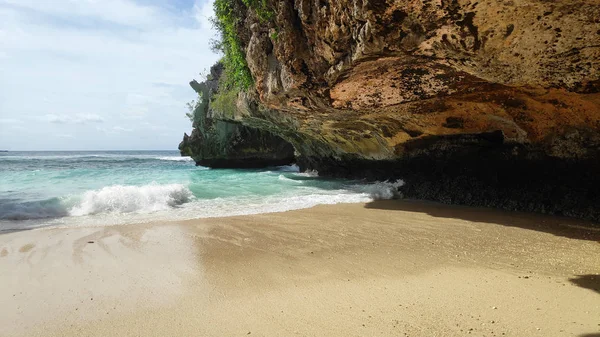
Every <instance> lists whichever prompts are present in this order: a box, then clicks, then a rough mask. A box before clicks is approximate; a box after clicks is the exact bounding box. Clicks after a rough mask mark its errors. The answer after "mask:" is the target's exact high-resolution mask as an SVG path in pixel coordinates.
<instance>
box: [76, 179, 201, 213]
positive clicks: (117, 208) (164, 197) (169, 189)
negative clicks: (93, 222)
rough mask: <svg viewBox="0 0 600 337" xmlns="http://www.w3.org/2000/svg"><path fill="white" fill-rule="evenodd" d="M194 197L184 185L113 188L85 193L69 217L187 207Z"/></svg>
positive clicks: (119, 186) (118, 186)
mask: <svg viewBox="0 0 600 337" xmlns="http://www.w3.org/2000/svg"><path fill="white" fill-rule="evenodd" d="M192 197H193V195H192V192H191V191H190V190H189V189H188V188H187V187H186V186H184V185H182V184H168V185H158V184H150V185H144V186H122V185H113V186H107V187H104V188H102V189H100V190H95V191H87V192H85V193H84V194H83V196H82V197H81V200H80V202H79V204H77V205H75V206H74V207H73V208H72V209H71V210H70V211H69V214H70V215H72V216H82V215H93V214H100V213H134V212H135V213H149V212H155V211H160V210H165V209H169V208H171V207H174V206H178V205H181V204H184V203H186V202H188V201H190V200H191V199H192Z"/></svg>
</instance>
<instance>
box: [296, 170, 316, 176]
mask: <svg viewBox="0 0 600 337" xmlns="http://www.w3.org/2000/svg"><path fill="white" fill-rule="evenodd" d="M295 174H296V175H297V176H300V177H309V178H316V177H318V176H319V172H317V171H315V170H311V171H304V172H296V173H295Z"/></svg>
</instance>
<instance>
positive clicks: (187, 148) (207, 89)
mask: <svg viewBox="0 0 600 337" xmlns="http://www.w3.org/2000/svg"><path fill="white" fill-rule="evenodd" d="M221 72H222V67H221V66H220V64H217V65H215V66H214V67H213V68H212V69H211V74H210V79H208V80H206V81H204V82H202V83H198V82H196V81H192V82H191V83H190V85H191V87H192V88H193V89H194V90H195V91H196V92H197V93H198V94H199V97H200V98H199V102H197V103H196V106H195V109H194V111H193V119H194V122H193V124H194V125H193V126H194V129H193V131H192V133H191V135H190V136H188V135H187V134H184V136H183V141H182V142H181V143H180V144H179V151H180V152H181V154H182V155H184V156H191V157H192V158H193V159H194V160H195V161H196V164H198V165H202V166H207V167H214V168H257V167H265V166H274V165H286V164H290V163H292V162H293V161H294V148H293V147H292V146H291V145H290V144H289V143H288V142H286V141H285V140H283V139H282V138H281V137H278V136H276V135H273V134H271V133H269V132H268V131H263V130H259V129H256V128H252V127H247V126H243V125H241V124H240V123H236V122H229V121H226V120H222V119H221V120H219V119H216V118H213V115H212V111H211V109H209V106H210V101H211V98H212V96H213V95H214V93H215V92H217V90H218V83H219V78H220V76H221Z"/></svg>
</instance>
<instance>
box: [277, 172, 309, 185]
mask: <svg viewBox="0 0 600 337" xmlns="http://www.w3.org/2000/svg"><path fill="white" fill-rule="evenodd" d="M277 179H278V180H280V181H286V182H291V183H294V184H302V183H303V182H302V180H296V179H290V178H288V177H286V176H284V175H283V174H280V175H279V177H278V178H277Z"/></svg>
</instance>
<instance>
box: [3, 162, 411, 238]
mask: <svg viewBox="0 0 600 337" xmlns="http://www.w3.org/2000/svg"><path fill="white" fill-rule="evenodd" d="M398 185H399V183H370V184H366V183H361V182H358V181H347V180H328V179H322V178H319V177H318V176H317V173H316V172H311V173H299V172H298V169H297V167H295V166H281V167H272V168H268V169H263V170H212V169H208V168H205V167H198V166H195V164H194V162H193V161H192V160H191V159H190V158H186V157H180V156H179V153H178V152H177V151H125V152H123V151H109V152H6V153H0V231H5V230H14V229H24V228H35V227H43V226H67V227H70V226H104V225H112V224H124V223H140V222H148V221H156V220H181V219H192V218H206V217H222V216H230V215H242V214H257V213H267V212H278V211H286V210H292V209H300V208H307V207H312V206H315V205H318V204H334V203H352V202H367V201H370V200H373V199H387V198H392V197H394V195H395V191H396V190H397V187H398Z"/></svg>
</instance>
